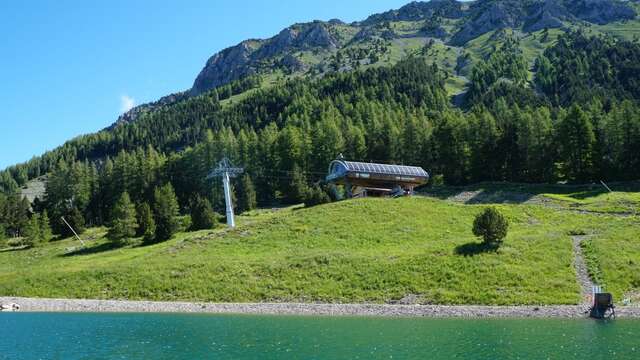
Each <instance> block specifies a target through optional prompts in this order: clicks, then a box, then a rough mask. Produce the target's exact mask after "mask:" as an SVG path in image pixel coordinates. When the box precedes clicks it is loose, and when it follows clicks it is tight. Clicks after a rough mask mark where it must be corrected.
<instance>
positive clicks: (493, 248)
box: [455, 242, 500, 257]
mask: <svg viewBox="0 0 640 360" xmlns="http://www.w3.org/2000/svg"><path fill="white" fill-rule="evenodd" d="M499 248H500V244H499V243H484V242H482V243H479V242H471V243H466V244H462V245H459V246H456V249H455V253H456V255H461V256H465V257H468V256H476V255H480V254H485V253H496V252H498V249H499Z"/></svg>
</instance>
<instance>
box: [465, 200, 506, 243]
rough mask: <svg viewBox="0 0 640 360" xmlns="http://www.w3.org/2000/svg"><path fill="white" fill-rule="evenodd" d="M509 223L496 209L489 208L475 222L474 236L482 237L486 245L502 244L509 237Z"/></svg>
mask: <svg viewBox="0 0 640 360" xmlns="http://www.w3.org/2000/svg"><path fill="white" fill-rule="evenodd" d="M508 229H509V221H508V220H507V219H506V218H505V217H504V216H503V215H502V214H501V213H500V212H499V211H498V210H497V209H495V208H492V207H489V208H486V209H484V211H483V212H482V213H480V214H478V215H477V216H476V219H475V220H474V221H473V234H474V235H475V236H481V237H482V238H483V239H484V242H485V244H495V243H500V242H501V241H502V239H504V238H505V237H506V236H507V230H508Z"/></svg>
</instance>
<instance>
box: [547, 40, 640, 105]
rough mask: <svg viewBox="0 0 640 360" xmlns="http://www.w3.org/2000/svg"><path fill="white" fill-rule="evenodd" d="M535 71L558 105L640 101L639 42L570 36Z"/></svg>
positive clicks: (550, 52)
mask: <svg viewBox="0 0 640 360" xmlns="http://www.w3.org/2000/svg"><path fill="white" fill-rule="evenodd" d="M536 68H537V74H536V84H537V85H538V87H539V88H540V89H541V90H542V91H543V92H544V93H545V94H546V95H547V97H548V98H549V99H550V100H551V101H552V102H553V103H554V104H555V105H561V106H570V105H571V104H572V103H574V102H580V103H585V102H589V101H591V100H592V99H593V98H594V97H597V98H599V99H601V100H602V101H603V102H606V101H607V100H608V99H629V100H631V99H635V100H637V99H640V44H639V43H638V42H632V41H625V40H619V39H615V38H613V37H610V36H587V35H585V34H584V33H583V32H579V31H576V32H570V33H568V34H566V35H564V36H561V37H560V38H559V39H558V42H557V44H556V45H555V46H552V47H550V48H549V49H547V50H546V51H545V52H544V55H543V56H541V57H540V58H539V59H538V60H537V62H536Z"/></svg>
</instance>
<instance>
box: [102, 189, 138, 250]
mask: <svg viewBox="0 0 640 360" xmlns="http://www.w3.org/2000/svg"><path fill="white" fill-rule="evenodd" d="M111 219H112V220H111V226H110V228H109V233H108V234H107V237H108V238H109V239H111V240H113V241H116V242H121V241H123V240H125V239H129V238H132V237H134V236H135V235H136V228H137V227H138V221H137V219H136V208H135V206H134V205H133V203H132V202H131V198H130V197H129V193H127V192H126V191H125V192H123V193H122V195H121V196H120V199H118V201H117V202H116V204H115V205H114V207H113V210H112V211H111Z"/></svg>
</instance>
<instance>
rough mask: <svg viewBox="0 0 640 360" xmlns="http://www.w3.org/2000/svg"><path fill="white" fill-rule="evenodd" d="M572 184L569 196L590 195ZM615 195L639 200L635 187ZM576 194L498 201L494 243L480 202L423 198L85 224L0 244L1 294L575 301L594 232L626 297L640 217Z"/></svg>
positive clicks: (593, 251) (604, 272) (607, 275)
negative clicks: (140, 223) (126, 229)
mask: <svg viewBox="0 0 640 360" xmlns="http://www.w3.org/2000/svg"><path fill="white" fill-rule="evenodd" d="M453 191H454V192H457V191H459V190H456V189H453ZM532 191H537V190H535V189H533V190H532ZM556 193H557V192H556ZM578 193H579V191H578ZM572 194H574V193H571V192H564V193H563V194H560V193H557V194H556V196H563V197H566V198H567V199H569V198H571V197H572V196H579V195H575V194H574V195H572ZM434 195H435V196H436V197H437V196H439V195H438V194H434ZM440 195H442V194H440ZM616 196H619V197H623V198H625V199H627V200H629V201H631V202H632V203H634V204H635V205H636V206H637V204H638V203H637V198H633V197H628V196H633V195H629V194H627V193H624V192H623V193H617V194H616ZM544 197H545V198H546V199H547V200H549V201H555V200H552V199H550V198H547V196H546V195H544ZM494 200H495V199H494ZM562 201H564V200H562ZM585 201H586V200H585ZM594 201H596V200H594ZM545 203H546V202H545ZM559 204H563V203H562V202H559ZM565 205H566V204H565ZM565 205H562V206H561V207H560V208H566V210H559V211H549V208H548V205H539V204H537V203H536V202H531V203H529V202H527V203H523V204H503V205H499V208H500V210H501V211H503V212H504V213H505V214H506V216H507V217H508V218H509V220H510V222H511V230H510V232H509V236H508V237H507V239H506V241H505V244H504V246H503V247H502V248H500V249H499V250H498V251H497V252H492V251H485V250H483V248H482V246H480V245H479V243H478V241H477V240H476V239H475V238H474V237H473V235H472V234H471V232H470V228H471V223H472V221H473V216H474V215H475V214H476V213H477V212H479V211H480V210H481V208H482V207H481V206H480V205H464V204H458V203H455V202H452V201H448V200H440V199H437V198H424V197H416V198H403V199H395V200H392V199H363V200H354V201H348V202H340V203H333V204H329V205H323V206H319V207H314V208H308V209H297V208H288V209H283V210H279V211H257V212H252V213H250V214H248V215H245V216H241V217H239V227H238V228H237V229H236V230H233V231H229V230H226V229H218V230H212V231H201V232H195V233H182V234H180V235H178V236H177V237H175V238H174V239H172V240H170V241H168V242H165V243H162V244H158V245H153V246H146V247H138V246H133V245H132V246H129V247H124V248H112V247H111V246H110V245H109V243H108V242H107V241H106V240H104V239H103V238H102V236H103V235H104V233H105V231H104V230H101V229H93V230H91V231H90V232H89V234H88V235H85V237H93V238H95V240H91V241H90V245H89V246H88V248H87V249H85V250H82V251H76V252H69V249H68V248H70V247H75V246H77V242H76V241H75V240H73V239H67V240H63V241H57V242H53V243H50V244H47V245H45V246H43V247H38V248H33V249H29V250H22V251H9V252H0V293H2V294H3V295H16V296H40V297H70V298H110V299H119V298H127V299H153V300H196V301H231V302H233V301H301V302H313V301H323V302H376V303H385V302H393V301H397V300H400V299H402V298H405V297H406V296H408V295H416V296H417V299H418V300H417V301H418V302H420V303H446V304H574V303H579V302H580V301H581V297H580V291H579V286H578V283H577V281H576V277H575V270H574V268H573V265H572V264H573V259H574V256H573V253H572V247H571V236H570V234H574V233H585V234H588V235H589V239H590V242H589V249H588V250H589V252H588V254H589V256H590V257H589V259H590V264H591V265H592V267H593V268H592V271H593V272H594V273H597V274H599V276H601V277H602V278H603V279H604V282H605V285H606V286H607V289H608V290H612V291H613V292H614V294H615V295H616V296H617V297H620V296H622V295H623V294H624V295H625V296H637V295H638V291H640V284H639V283H638V282H639V281H640V278H638V275H637V274H638V273H640V272H639V271H638V270H639V269H638V264H640V248H638V246H637V244H635V243H634V242H633V241H632V238H633V234H638V233H639V232H640V224H639V223H638V221H637V218H636V217H617V216H605V217H603V215H602V214H592V213H584V212H583V213H581V212H576V211H574V210H573V209H576V208H573V207H571V206H565ZM620 251H622V252H623V255H622V256H619V255H620V254H619V252H620ZM551 254H553V255H551ZM621 262H624V264H622V263H621ZM634 294H635V295H634Z"/></svg>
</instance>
